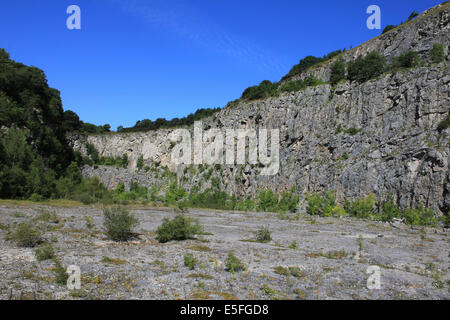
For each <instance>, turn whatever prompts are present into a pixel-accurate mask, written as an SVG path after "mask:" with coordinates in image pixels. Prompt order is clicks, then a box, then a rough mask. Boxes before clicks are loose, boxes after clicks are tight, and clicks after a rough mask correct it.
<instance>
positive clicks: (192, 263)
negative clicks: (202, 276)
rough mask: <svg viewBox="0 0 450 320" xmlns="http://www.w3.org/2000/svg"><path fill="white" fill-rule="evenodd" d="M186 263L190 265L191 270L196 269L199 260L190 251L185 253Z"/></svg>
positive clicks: (187, 265)
mask: <svg viewBox="0 0 450 320" xmlns="http://www.w3.org/2000/svg"><path fill="white" fill-rule="evenodd" d="M184 265H185V266H186V267H188V268H189V269H191V270H194V269H195V266H196V265H197V260H196V259H195V258H194V256H193V255H192V254H191V253H189V254H185V255H184Z"/></svg>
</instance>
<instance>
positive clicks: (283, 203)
mask: <svg viewBox="0 0 450 320" xmlns="http://www.w3.org/2000/svg"><path fill="white" fill-rule="evenodd" d="M294 192H295V188H292V189H291V190H289V191H286V192H283V193H282V194H281V200H280V202H279V203H278V210H279V211H281V212H292V213H294V212H296V211H297V207H298V201H299V196H298V195H296V194H294Z"/></svg>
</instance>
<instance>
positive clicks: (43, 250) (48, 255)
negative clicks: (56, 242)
mask: <svg viewBox="0 0 450 320" xmlns="http://www.w3.org/2000/svg"><path fill="white" fill-rule="evenodd" d="M34 254H35V256H36V259H37V260H38V261H44V260H50V259H53V258H54V257H55V250H54V249H53V246H52V244H51V243H45V244H43V245H41V246H40V247H39V248H37V249H35V250H34Z"/></svg>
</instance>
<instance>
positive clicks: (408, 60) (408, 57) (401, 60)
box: [392, 50, 419, 70]
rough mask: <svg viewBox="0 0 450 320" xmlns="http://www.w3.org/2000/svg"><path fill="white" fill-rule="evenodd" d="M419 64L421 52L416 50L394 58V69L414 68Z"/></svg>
mask: <svg viewBox="0 0 450 320" xmlns="http://www.w3.org/2000/svg"><path fill="white" fill-rule="evenodd" d="M418 64H419V54H418V53H417V52H415V51H411V50H410V51H408V52H405V53H403V54H401V55H400V56H398V57H395V58H394V61H393V65H392V67H393V69H394V70H395V69H400V68H413V67H416V66H417V65H418Z"/></svg>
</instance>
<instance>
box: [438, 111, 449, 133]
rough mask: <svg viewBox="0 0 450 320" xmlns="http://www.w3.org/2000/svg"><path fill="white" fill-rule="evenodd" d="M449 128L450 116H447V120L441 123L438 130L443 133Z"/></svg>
mask: <svg viewBox="0 0 450 320" xmlns="http://www.w3.org/2000/svg"><path fill="white" fill-rule="evenodd" d="M448 127H450V114H449V115H447V118H445V119H444V120H442V121H441V122H439V124H438V126H437V129H438V131H439V132H442V131H444V130H446V129H447V128H448Z"/></svg>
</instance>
